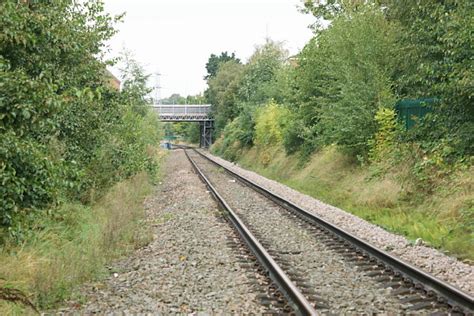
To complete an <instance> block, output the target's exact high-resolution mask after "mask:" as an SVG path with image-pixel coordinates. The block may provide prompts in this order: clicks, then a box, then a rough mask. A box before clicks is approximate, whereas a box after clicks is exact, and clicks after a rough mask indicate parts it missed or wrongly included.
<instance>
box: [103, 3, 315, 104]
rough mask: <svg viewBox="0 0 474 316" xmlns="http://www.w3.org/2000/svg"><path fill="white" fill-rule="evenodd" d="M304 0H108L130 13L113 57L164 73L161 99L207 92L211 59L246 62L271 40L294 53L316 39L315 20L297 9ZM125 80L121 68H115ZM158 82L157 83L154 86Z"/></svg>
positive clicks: (113, 7)
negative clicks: (229, 56)
mask: <svg viewBox="0 0 474 316" xmlns="http://www.w3.org/2000/svg"><path fill="white" fill-rule="evenodd" d="M300 3H301V2H300V0H105V4H106V10H107V11H108V12H109V13H112V14H119V13H122V12H126V16H125V19H124V22H123V23H121V24H120V25H118V29H119V33H118V34H117V35H115V37H114V38H113V39H112V41H111V42H110V47H111V49H112V55H113V56H117V55H118V53H119V52H120V51H121V50H122V48H123V47H126V48H127V49H129V50H131V51H133V52H134V54H135V57H136V59H137V60H138V61H139V62H140V63H142V64H143V65H144V66H145V69H146V71H147V72H148V73H155V72H159V73H161V76H160V85H161V87H162V89H161V92H160V94H161V97H163V98H164V97H168V96H169V95H171V94H172V93H179V94H181V95H183V96H185V95H194V94H198V93H201V92H203V91H204V89H205V88H206V83H205V81H204V80H203V77H204V76H205V74H206V70H205V65H206V62H207V60H208V58H209V56H210V55H211V54H213V53H214V54H220V53H221V52H223V51H228V52H235V54H236V55H237V57H239V58H240V59H241V60H243V61H246V60H247V59H248V58H249V57H250V55H251V54H252V52H253V51H254V49H255V45H257V44H262V43H264V41H265V37H266V36H267V35H268V37H270V38H271V39H273V40H276V41H283V42H284V43H285V47H286V48H287V49H288V50H289V51H290V54H295V53H297V52H298V51H299V50H300V49H301V48H303V46H304V45H305V43H306V42H307V41H308V40H309V39H310V38H311V36H312V34H311V31H310V30H309V29H308V25H310V24H311V23H313V22H314V18H312V17H311V16H309V15H304V14H302V13H300V12H299V11H298V10H297V6H298V5H300ZM112 72H113V73H114V74H115V75H119V72H118V71H117V69H116V68H114V69H112ZM154 82H155V79H153V80H152V82H151V83H154Z"/></svg>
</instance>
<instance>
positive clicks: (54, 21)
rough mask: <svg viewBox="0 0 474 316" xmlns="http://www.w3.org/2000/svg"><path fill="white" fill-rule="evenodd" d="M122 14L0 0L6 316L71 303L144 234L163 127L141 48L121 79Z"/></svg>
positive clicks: (68, 3)
mask: <svg viewBox="0 0 474 316" xmlns="http://www.w3.org/2000/svg"><path fill="white" fill-rule="evenodd" d="M119 21H120V17H112V16H110V15H108V14H107V13H105V12H104V5H103V2H102V1H100V0H93V1H85V2H84V1H82V2H78V1H73V0H63V1H16V0H15V1H13V0H7V1H2V2H1V3H0V29H1V30H2V32H1V35H0V89H1V94H0V121H1V122H0V251H1V252H0V262H1V265H0V306H1V307H0V313H1V314H5V313H6V312H9V311H13V310H15V307H12V306H11V305H9V304H8V303H6V302H5V301H3V300H10V301H14V300H15V299H18V303H20V301H27V300H28V299H31V300H32V301H33V303H34V304H35V305H37V306H38V307H39V308H46V307H49V306H51V304H54V303H56V302H58V301H60V300H61V299H63V298H66V297H67V295H68V294H69V291H70V289H71V287H72V286H74V285H75V284H78V283H80V282H82V281H84V280H86V279H88V278H90V277H92V276H94V275H96V274H97V272H98V271H100V270H101V269H102V268H103V263H104V262H106V261H107V260H109V259H110V258H112V257H114V256H115V255H117V254H119V253H121V252H122V251H126V249H127V248H129V246H130V245H133V244H137V243H139V242H137V241H136V240H138V239H141V238H138V239H137V237H136V236H133V234H132V231H133V230H135V229H136V228H137V227H138V226H137V221H139V220H140V218H141V217H142V212H141V206H140V203H141V201H142V199H143V196H144V194H146V192H147V191H148V190H149V187H150V183H152V182H154V181H156V177H157V172H158V169H159V159H158V156H157V151H156V146H157V143H158V141H159V139H160V138H161V132H160V125H159V122H158V120H157V118H156V117H155V115H154V114H153V113H151V111H150V110H149V109H148V103H149V101H148V100H147V99H146V96H147V94H148V93H149V89H148V88H147V86H146V81H147V75H145V74H144V72H143V69H142V67H141V66H140V65H139V64H138V63H137V62H136V61H135V60H134V59H133V58H132V56H131V55H130V54H129V53H124V54H123V56H122V58H121V59H122V64H123V69H122V89H121V90H120V89H119V87H117V86H116V85H113V84H111V81H113V80H115V79H114V78H113V76H111V74H110V73H109V72H108V71H107V69H106V67H107V66H109V65H112V64H114V63H115V62H116V61H115V60H106V59H105V58H104V52H105V49H106V44H105V43H106V42H107V41H108V40H109V39H110V38H111V37H112V36H113V35H114V34H115V29H114V24H115V23H117V22H119ZM127 245H129V246H127ZM19 291H20V292H19ZM21 291H22V292H21ZM15 293H16V294H15ZM22 293H23V294H25V295H27V297H23V296H22V295H23V294H22ZM10 294H12V295H10ZM15 295H16V296H15ZM21 297H23V299H20V298H21ZM28 297H29V298H28ZM18 308H20V307H18ZM20 309H21V308H20Z"/></svg>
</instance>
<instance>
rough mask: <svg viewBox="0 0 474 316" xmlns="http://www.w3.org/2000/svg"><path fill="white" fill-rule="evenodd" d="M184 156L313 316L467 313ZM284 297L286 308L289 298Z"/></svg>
mask: <svg viewBox="0 0 474 316" xmlns="http://www.w3.org/2000/svg"><path fill="white" fill-rule="evenodd" d="M186 151H187V153H188V158H189V159H190V160H191V161H192V162H193V161H194V162H193V164H194V165H195V168H196V169H198V170H200V171H198V172H202V175H201V177H205V178H207V180H204V181H205V182H206V181H207V182H208V183H207V184H208V186H211V188H210V189H211V190H212V189H214V188H218V190H219V192H213V194H214V196H215V197H216V198H217V199H218V200H220V201H219V202H220V204H221V205H223V206H224V208H229V209H231V210H233V211H231V212H232V213H235V215H236V216H239V217H240V218H241V222H243V224H245V225H246V226H247V227H248V229H249V231H250V232H251V233H252V234H253V235H254V236H256V237H257V238H258V239H259V241H260V244H261V245H263V246H264V247H265V248H266V252H267V253H269V254H270V256H271V257H272V259H274V261H275V262H276V263H277V264H278V265H279V266H280V267H281V268H282V270H283V271H285V273H286V274H287V275H288V276H289V279H290V280H291V281H292V282H291V283H292V284H293V285H296V286H297V287H298V288H299V291H300V292H301V293H302V294H303V295H304V297H305V298H306V299H307V301H309V302H311V304H312V305H313V306H315V309H316V310H317V311H318V312H321V313H400V312H401V311H402V312H404V313H421V314H426V313H432V314H441V315H442V314H472V313H473V298H472V297H471V296H469V295H468V294H466V293H463V292H461V291H460V290H458V289H456V288H454V287H452V286H451V285H449V284H447V283H445V282H442V281H440V280H438V279H436V278H435V277H433V276H431V275H429V274H427V273H425V272H423V271H421V270H419V269H417V268H414V267H413V266H411V265H409V264H406V263H404V262H402V261H400V260H399V259H397V258H395V257H393V256H391V255H389V254H387V253H385V252H383V251H381V250H379V249H376V248H375V247H373V246H371V245H369V244H367V243H366V242H363V241H361V240H360V239H358V238H356V237H354V236H352V235H350V234H348V233H346V232H344V231H343V230H341V229H339V228H337V227H335V226H333V225H331V224H329V223H327V222H325V221H324V220H322V219H320V218H318V217H316V216H315V215H313V214H310V213H309V212H306V211H305V210H303V209H300V208H299V207H297V206H296V205H294V204H292V203H291V202H288V201H286V200H285V199H284V198H282V197H279V196H276V195H274V194H272V193H271V192H268V191H267V190H265V189H263V188H261V187H259V186H258V185H256V184H254V183H252V182H250V181H249V180H246V179H245V178H242V177H240V176H238V175H236V174H235V173H233V172H232V171H230V170H227V169H226V168H225V167H223V166H220V165H218V164H217V163H216V162H214V161H213V160H210V159H209V158H207V157H206V156H205V155H203V154H202V153H200V152H198V151H195V150H186ZM204 174H205V175H204ZM236 180H238V181H236ZM214 190H215V189H214ZM257 256H258V255H257ZM267 269H268V268H267ZM270 275H271V276H272V272H270ZM272 278H273V279H274V280H275V277H274V276H273V277H272ZM277 284H278V286H279V287H280V288H282V285H281V284H279V283H278V282H277ZM283 292H284V293H285V294H286V296H287V297H288V298H289V300H290V301H292V298H291V297H289V294H288V290H285V289H283ZM295 305H297V304H295V303H294V302H293V306H295ZM296 309H297V310H298V307H296ZM300 312H301V311H300ZM301 313H302V314H305V313H308V312H304V311H303V312H301Z"/></svg>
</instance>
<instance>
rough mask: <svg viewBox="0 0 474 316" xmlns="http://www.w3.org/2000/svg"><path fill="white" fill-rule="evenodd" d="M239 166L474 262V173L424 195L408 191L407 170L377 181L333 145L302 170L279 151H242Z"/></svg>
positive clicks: (296, 160) (457, 176) (461, 174)
mask: <svg viewBox="0 0 474 316" xmlns="http://www.w3.org/2000/svg"><path fill="white" fill-rule="evenodd" d="M268 156H270V157H272V158H271V160H270V161H269V162H268V161H267V159H266V157H268ZM262 157H263V158H262ZM238 162H239V163H240V164H241V165H242V166H244V167H246V168H248V169H251V170H253V171H255V172H258V173H260V174H262V175H264V176H266V177H268V178H271V179H274V180H276V181H279V182H281V183H284V184H286V185H288V186H290V187H292V188H294V189H296V190H298V191H300V192H302V193H305V194H307V195H310V196H312V197H315V198H317V199H320V200H322V201H324V202H326V203H329V204H332V205H334V206H337V207H339V208H342V209H344V210H346V211H348V212H350V213H353V214H354V215H357V216H359V217H361V218H363V219H366V220H367V221H369V222H371V223H374V224H376V225H379V226H381V227H383V228H385V229H387V230H389V231H392V232H395V233H398V234H401V235H403V236H405V237H407V238H408V239H409V240H412V241H414V240H416V239H417V238H422V239H423V241H424V242H426V243H427V244H429V245H431V246H432V247H435V248H438V249H441V250H442V251H444V252H446V253H449V254H450V255H453V256H456V257H458V258H460V259H465V260H466V261H468V262H472V261H473V260H474V242H473V240H474V235H473V234H474V233H473V231H474V177H473V175H474V172H473V171H474V170H473V168H470V169H468V170H464V171H462V172H458V173H457V174H455V175H453V176H452V177H451V178H450V179H446V180H445V181H444V182H441V183H440V184H439V186H438V187H437V188H436V189H435V190H434V192H432V193H430V194H426V193H422V192H411V191H410V190H411V189H410V190H409V189H408V188H411V187H412V186H411V185H410V183H409V182H410V179H409V178H410V177H409V176H407V170H403V168H401V169H399V170H391V171H389V172H387V173H385V174H384V175H383V176H377V177H374V176H373V175H374V171H373V170H372V169H371V167H370V166H360V165H358V164H356V163H354V162H353V161H351V160H350V159H349V158H348V157H347V156H345V155H344V154H343V153H341V152H340V151H338V150H337V148H335V147H332V146H330V147H327V148H325V149H324V150H322V151H320V152H318V153H316V154H314V155H313V156H312V157H311V159H310V160H309V161H308V162H307V163H306V164H305V165H304V166H301V162H300V160H299V157H297V156H295V155H293V156H287V155H286V154H285V153H284V151H283V149H282V148H280V147H272V148H268V147H267V148H265V149H260V148H257V147H253V148H251V149H246V150H243V151H242V152H241V153H239V158H238ZM407 179H408V180H407Z"/></svg>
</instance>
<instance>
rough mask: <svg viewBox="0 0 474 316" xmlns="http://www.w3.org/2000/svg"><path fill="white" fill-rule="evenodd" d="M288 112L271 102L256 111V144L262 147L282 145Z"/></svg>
mask: <svg viewBox="0 0 474 316" xmlns="http://www.w3.org/2000/svg"><path fill="white" fill-rule="evenodd" d="M287 112H288V111H287V110H286V109H285V108H284V107H282V106H279V105H278V104H276V103H275V102H274V101H270V102H269V103H268V104H267V105H266V106H265V107H263V108H259V109H258V110H257V111H256V115H255V116H256V118H255V136H254V143H255V144H256V145H260V146H268V145H276V144H281V143H282V141H283V130H284V129H285V126H284V125H285V122H286V119H287V115H288V113H287Z"/></svg>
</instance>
